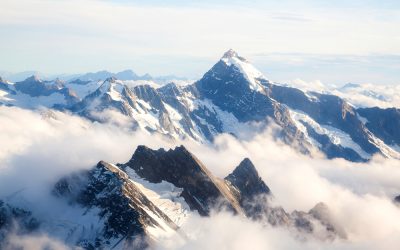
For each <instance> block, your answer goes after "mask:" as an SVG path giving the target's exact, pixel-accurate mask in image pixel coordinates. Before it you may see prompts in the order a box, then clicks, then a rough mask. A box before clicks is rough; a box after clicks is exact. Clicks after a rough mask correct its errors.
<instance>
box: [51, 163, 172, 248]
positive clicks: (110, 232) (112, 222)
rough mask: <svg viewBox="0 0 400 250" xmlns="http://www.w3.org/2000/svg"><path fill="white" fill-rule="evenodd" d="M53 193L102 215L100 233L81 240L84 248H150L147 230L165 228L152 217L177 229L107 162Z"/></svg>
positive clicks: (64, 181) (61, 183) (72, 178)
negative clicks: (118, 246)
mask: <svg viewBox="0 0 400 250" xmlns="http://www.w3.org/2000/svg"><path fill="white" fill-rule="evenodd" d="M82 175H83V177H82ZM76 187H81V188H78V189H77V188H76ZM53 193H54V194H55V195H56V196H58V197H64V198H67V200H69V202H70V203H72V204H74V203H77V204H79V205H81V206H83V207H84V208H85V209H88V210H89V209H97V210H98V211H99V212H98V216H99V218H102V221H103V223H104V225H103V226H101V228H102V230H101V232H99V233H98V235H96V237H95V239H93V238H89V239H81V241H80V242H76V243H75V244H78V245H79V244H82V242H84V243H85V248H92V247H93V248H99V247H106V248H108V247H114V246H116V245H118V244H123V245H124V247H125V248H126V247H128V248H129V247H134V248H135V249H142V248H145V247H147V246H148V244H149V239H148V238H146V236H147V228H148V227H162V226H161V225H160V224H159V222H158V221H157V220H156V219H155V217H154V216H151V215H150V213H152V214H155V215H156V216H157V217H158V218H161V219H162V220H163V221H164V222H165V223H166V225H168V226H169V227H170V228H171V229H173V230H176V229H177V228H178V227H177V226H176V225H175V223H174V222H172V221H171V219H170V218H169V217H168V216H167V215H165V214H164V213H163V212H162V211H161V210H160V209H159V208H158V207H156V206H155V205H154V204H153V203H152V202H151V201H150V200H149V199H148V198H147V197H146V196H145V195H144V194H143V193H142V192H141V191H140V189H139V188H138V187H137V186H136V185H135V184H134V183H133V182H132V181H130V180H129V177H128V175H127V174H126V173H125V172H123V171H121V170H120V169H118V168H117V167H116V166H113V165H111V164H108V163H106V162H99V163H98V164H97V166H96V167H95V168H94V169H92V170H90V171H89V172H83V173H80V174H79V175H73V176H70V177H67V178H63V179H61V180H60V181H59V182H58V183H57V184H56V185H55V188H54V190H53ZM149 211H150V212H149ZM164 226H165V225H164ZM121 241H123V242H122V243H121ZM111 244H114V245H111Z"/></svg>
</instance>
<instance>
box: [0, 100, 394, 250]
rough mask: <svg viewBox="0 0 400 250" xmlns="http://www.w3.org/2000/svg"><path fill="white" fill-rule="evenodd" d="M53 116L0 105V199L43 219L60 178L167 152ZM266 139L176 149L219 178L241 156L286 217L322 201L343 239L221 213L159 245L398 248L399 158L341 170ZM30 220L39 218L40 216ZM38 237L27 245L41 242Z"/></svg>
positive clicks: (115, 130) (116, 131) (342, 165)
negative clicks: (19, 202)
mask: <svg viewBox="0 0 400 250" xmlns="http://www.w3.org/2000/svg"><path fill="white" fill-rule="evenodd" d="M55 117H56V119H52V118H46V119H44V118H43V116H41V115H40V114H38V113H34V112H32V111H27V110H22V109H18V108H10V107H0V124H1V129H2V133H1V134H0V147H1V148H2V151H0V152H1V155H0V160H1V162H2V166H1V174H0V199H1V198H4V197H5V196H9V195H10V194H13V193H15V192H16V191H20V190H21V189H23V188H25V189H24V190H23V191H22V192H21V193H20V195H21V196H25V201H26V202H30V203H31V205H33V207H32V208H34V209H36V210H40V209H42V211H48V212H47V213H44V214H45V215H46V216H56V214H57V211H56V210H60V207H63V206H61V205H60V207H58V206H59V204H53V203H52V206H50V207H49V205H48V204H49V203H48V202H49V197H48V189H49V188H50V187H51V185H52V183H54V181H56V180H57V179H58V178H59V177H60V176H62V175H64V174H67V173H69V172H72V171H76V170H78V169H87V168H89V167H91V166H93V165H94V164H96V163H97V162H98V161H99V160H101V159H103V160H106V161H109V162H126V161H127V160H128V159H129V158H130V157H131V155H132V153H133V151H134V150H135V148H136V146H137V145H139V144H145V145H147V146H150V147H152V148H154V149H156V148H159V147H167V148H168V147H172V146H174V145H175V143H173V142H171V141H165V140H163V139H161V138H159V137H157V136H154V135H150V134H147V133H140V132H139V133H136V132H132V131H131V130H129V129H125V128H123V127H120V126H115V125H112V124H98V123H91V122H89V121H87V120H84V119H82V118H79V117H75V116H71V115H67V114H63V113H60V112H55ZM119 125H123V123H122V124H119ZM272 133H273V131H271V130H267V131H265V132H264V133H261V134H259V135H257V136H255V137H254V138H251V139H243V140H241V141H239V140H237V139H235V138H233V137H232V136H230V135H221V136H219V137H218V138H217V139H216V141H215V143H214V144H213V145H200V144H196V143H193V142H190V141H185V142H178V143H177V144H179V143H183V144H184V145H186V146H187V147H188V148H189V150H190V151H192V152H193V153H194V154H195V155H196V156H198V157H199V158H200V160H202V161H203V162H204V163H205V164H206V166H207V167H209V168H210V169H211V170H212V172H213V173H215V174H216V175H217V176H219V177H224V176H226V175H227V174H228V173H230V172H231V171H232V170H233V168H234V167H235V166H236V165H238V164H239V162H240V161H241V160H242V159H243V158H244V157H249V158H250V159H251V160H252V161H253V163H254V164H255V166H256V168H257V169H258V171H259V173H260V175H261V177H262V178H263V180H265V182H266V183H267V185H268V186H269V187H270V188H271V190H272V192H273V194H274V196H275V198H276V202H277V203H278V204H281V205H282V206H283V207H284V208H285V209H286V210H287V211H289V212H290V211H293V210H294V209H297V210H303V211H307V210H308V209H310V208H312V207H313V206H314V205H315V204H316V203H318V202H320V201H322V202H325V203H326V204H327V205H328V207H329V208H330V210H331V212H332V214H333V216H334V218H335V219H336V221H337V223H339V225H341V226H342V227H343V228H344V230H345V231H346V233H347V235H348V239H347V240H337V241H334V242H321V241H317V240H313V239H309V240H308V241H305V242H303V241H298V240H296V239H295V238H294V237H293V235H292V233H290V232H289V231H287V230H285V229H282V228H281V229H279V228H272V227H263V226H261V225H259V224H258V223H256V222H251V221H248V220H245V219H243V218H240V217H233V216H232V215H230V214H226V213H221V214H215V215H213V216H211V217H210V218H199V217H196V216H193V217H192V218H190V220H189V221H188V222H187V223H186V224H184V225H183V230H185V231H186V232H187V233H188V236H189V237H188V239H181V238H179V237H178V236H176V238H175V237H173V238H168V239H162V241H161V242H160V245H159V246H160V247H163V248H167V249H175V248H178V249H218V248H220V249H243V248H245V247H248V246H251V247H252V248H253V249H267V248H273V249H321V248H323V249H377V248H378V249H396V247H397V246H398V245H399V244H400V241H399V238H398V237H396V236H397V235H399V234H400V209H399V208H398V207H396V206H395V205H394V204H393V202H392V201H391V199H392V198H393V197H394V195H396V194H399V193H400V183H399V182H398V180H399V179H400V169H399V168H398V162H399V161H396V160H388V159H383V158H379V157H375V158H373V159H372V161H371V162H369V163H351V162H347V161H344V160H341V159H337V160H327V159H324V158H323V157H321V156H320V155H318V154H316V155H315V156H313V157H312V158H311V157H309V156H304V155H301V154H298V153H297V152H296V151H295V150H293V149H292V148H291V147H289V146H287V145H284V144H282V143H280V142H277V141H275V140H274V139H272V136H271V134H272ZM221 159H223V161H222V160H221ZM46 202H47V203H46ZM49 208H51V210H50V211H49ZM63 208H64V207H63ZM35 214H36V215H39V216H40V215H43V212H42V213H35ZM40 237H41V236H40ZM40 237H39V238H38V239H34V238H33V239H31V240H41V238H40ZM28 238H29V237H28ZM23 240H24V239H22V238H21V240H19V241H16V244H22V243H21V242H23ZM57 242H58V241H56V243H57ZM249 242H250V243H249ZM56 243H55V244H56ZM249 244H251V245H249Z"/></svg>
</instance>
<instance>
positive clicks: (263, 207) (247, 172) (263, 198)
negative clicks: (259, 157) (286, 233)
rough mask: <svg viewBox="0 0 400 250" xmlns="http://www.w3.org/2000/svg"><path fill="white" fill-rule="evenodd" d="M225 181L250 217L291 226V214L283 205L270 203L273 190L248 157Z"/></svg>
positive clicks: (272, 223)
mask: <svg viewBox="0 0 400 250" xmlns="http://www.w3.org/2000/svg"><path fill="white" fill-rule="evenodd" d="M225 182H227V184H228V186H230V187H231V188H230V190H231V192H232V193H233V194H234V196H235V197H236V198H237V200H238V201H239V203H240V206H241V207H242V208H243V210H244V212H245V214H246V216H247V217H248V218H251V219H253V220H256V221H264V222H266V223H269V224H271V225H274V226H278V225H279V226H289V224H290V220H291V218H290V215H289V214H288V213H286V211H285V210H284V209H283V208H282V207H279V206H272V205H271V204H269V200H270V199H272V194H271V190H270V189H269V187H268V186H267V185H266V184H265V182H264V181H263V180H262V179H261V177H260V176H259V175H258V172H257V170H256V168H255V167H254V165H253V163H252V162H251V161H250V160H249V159H248V158H245V159H244V160H243V161H242V162H241V163H240V164H239V165H238V166H237V167H236V168H235V169H234V171H233V172H232V173H231V174H229V175H228V176H227V177H225Z"/></svg>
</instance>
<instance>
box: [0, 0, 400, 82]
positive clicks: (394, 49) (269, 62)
mask: <svg viewBox="0 0 400 250" xmlns="http://www.w3.org/2000/svg"><path fill="white" fill-rule="evenodd" d="M0 10H1V12H0V13H1V15H0V37H2V39H0V55H1V58H2V60H0V70H4V71H10V72H20V71H28V70H36V71H40V72H44V73H47V74H61V73H67V74H71V73H84V72H89V71H98V70H103V69H105V70H110V71H121V70H124V69H132V70H134V71H135V72H137V73H138V74H144V73H150V74H152V75H171V74H174V75H178V76H185V77H188V78H191V79H197V78H199V77H201V76H202V75H203V74H204V73H205V72H206V71H207V70H208V69H209V68H210V67H212V65H213V64H214V63H215V62H216V61H217V60H218V59H219V58H220V57H221V56H222V54H223V53H224V52H225V51H226V50H228V49H229V48H232V49H234V50H236V51H237V52H238V53H239V54H240V55H242V56H244V57H246V58H247V59H248V60H250V61H251V62H253V63H254V65H255V66H256V67H257V68H258V69H259V70H260V71H261V72H263V73H264V74H265V75H266V76H267V77H268V78H269V79H271V80H273V81H278V82H289V81H292V80H293V79H302V80H304V81H315V80H319V81H322V82H323V83H329V84H338V85H340V84H345V83H348V82H355V83H374V84H400V74H399V73H398V72H399V70H400V29H399V26H400V2H399V1H392V0H382V1H376V0H364V1H361V0H353V1H344V0H337V1H321V0H320V1H317V0H302V1H294V0H282V1H279V3H278V2H277V1H260V0H258V1H241V0H230V1H226V0H220V1H210V0H204V1H181V0H172V1H161V0H150V1H127V0H112V1H105V0H104V1H93V0H79V1H77V0H58V1H50V0H41V1H39V0H19V1H10V0H1V1H0Z"/></svg>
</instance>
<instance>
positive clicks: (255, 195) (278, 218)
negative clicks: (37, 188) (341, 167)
mask: <svg viewBox="0 0 400 250" xmlns="http://www.w3.org/2000/svg"><path fill="white" fill-rule="evenodd" d="M52 195H53V196H54V197H57V200H58V201H60V202H61V203H62V204H65V207H64V208H63V209H66V210H72V211H76V212H75V213H73V216H70V217H68V216H67V217H62V218H56V219H53V220H50V221H49V220H43V221H40V219H38V220H36V219H32V218H33V217H32V214H31V212H29V211H25V210H18V209H14V208H12V207H10V206H8V205H4V203H0V230H1V231H0V232H2V234H1V235H3V236H2V237H3V241H4V239H5V235H6V234H7V232H9V231H11V229H10V228H11V226H10V225H11V224H12V223H11V222H12V221H14V222H15V223H17V224H21V225H22V227H21V228H22V229H23V230H21V231H20V233H21V234H29V233H31V232H32V231H35V232H42V233H46V234H49V235H52V234H54V237H56V238H58V239H59V240H61V241H63V242H65V243H66V244H67V245H69V246H71V247H74V246H79V247H82V248H84V249H132V248H134V249H143V248H147V247H152V246H153V245H154V244H155V243H156V242H157V240H158V239H160V237H169V236H171V235H175V234H178V235H180V236H181V237H183V238H185V237H186V234H187V233H188V234H190V233H191V232H184V231H182V230H181V229H180V226H181V225H182V224H183V223H184V222H185V220H186V219H187V218H188V217H189V216H191V215H192V214H193V213H198V214H199V215H201V216H212V214H213V213H215V212H218V211H221V210H224V211H230V212H232V213H233V214H235V215H236V216H242V217H246V218H248V219H250V220H255V221H258V222H260V223H262V224H264V225H272V226H279V227H284V228H286V229H287V230H290V231H292V232H293V233H294V235H295V236H296V237H299V238H302V239H305V238H307V237H316V238H319V239H321V240H333V239H335V238H337V237H341V238H343V237H345V236H346V235H345V233H344V231H343V230H342V229H340V227H339V225H337V224H335V223H334V220H333V218H332V216H331V215H330V213H329V209H328V207H327V206H326V205H324V204H322V203H321V204H317V205H316V206H315V207H314V208H312V209H311V210H310V211H308V212H302V211H294V212H292V213H288V212H287V211H285V209H283V208H282V207H280V206H278V205H276V204H275V202H274V197H273V195H272V192H271V190H270V188H269V187H268V186H267V185H266V183H265V182H264V181H263V180H262V178H261V177H260V176H259V174H258V172H257V170H256V168H255V166H254V165H253V163H252V162H251V161H250V159H248V158H246V159H244V160H243V161H242V162H241V163H240V164H239V165H238V166H237V167H236V168H234V170H233V171H232V173H231V174H229V175H228V176H227V177H225V178H224V179H220V178H217V177H216V176H214V175H213V174H212V173H211V172H210V170H208V169H207V167H206V166H205V165H204V164H203V163H202V162H201V161H200V160H199V159H198V158H196V157H195V156H194V155H193V154H192V153H190V152H189V151H188V150H187V149H186V148H185V147H184V146H180V147H176V148H175V149H170V150H164V149H158V150H153V149H150V148H148V147H146V146H139V147H138V148H137V149H136V151H135V153H134V154H133V156H132V158H131V159H130V160H129V161H128V162H127V163H125V164H116V165H114V164H111V163H107V162H104V161H100V162H99V163H98V164H97V165H96V166H95V167H94V168H92V169H90V170H86V171H81V172H76V173H74V174H72V175H69V176H66V177H64V178H62V179H60V180H59V181H58V182H57V183H56V184H55V185H54V188H53V190H52ZM51 205H52V204H49V206H51ZM61 216H63V215H61Z"/></svg>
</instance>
